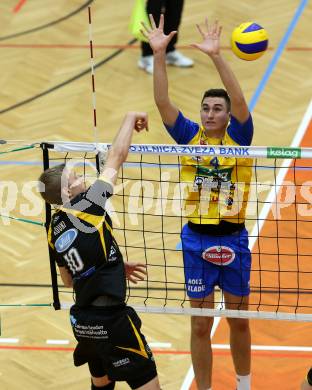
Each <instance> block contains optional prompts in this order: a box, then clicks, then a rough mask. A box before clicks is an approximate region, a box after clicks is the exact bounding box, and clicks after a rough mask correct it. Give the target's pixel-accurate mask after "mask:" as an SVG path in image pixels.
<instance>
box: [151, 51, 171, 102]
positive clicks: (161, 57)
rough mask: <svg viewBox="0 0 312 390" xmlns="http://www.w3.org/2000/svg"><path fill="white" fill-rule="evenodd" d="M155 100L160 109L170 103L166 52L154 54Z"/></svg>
mask: <svg viewBox="0 0 312 390" xmlns="http://www.w3.org/2000/svg"><path fill="white" fill-rule="evenodd" d="M153 78H154V99H155V103H156V105H157V106H158V107H162V106H164V105H166V104H168V102H169V93H168V75H167V69H166V52H165V51H161V52H158V53H154V76H153Z"/></svg>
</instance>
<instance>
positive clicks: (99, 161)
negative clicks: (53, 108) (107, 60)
mask: <svg viewBox="0 0 312 390" xmlns="http://www.w3.org/2000/svg"><path fill="white" fill-rule="evenodd" d="M88 20H89V47H90V69H91V84H92V107H93V129H94V131H93V134H94V146H95V149H96V150H98V146H99V145H98V129H97V117H96V92H95V66H94V51H93V33H92V14H91V7H90V6H89V7H88ZM105 160H106V152H103V151H100V150H98V153H97V155H96V161H95V164H96V169H97V172H98V174H99V173H100V172H101V171H102V169H103V167H104V164H105Z"/></svg>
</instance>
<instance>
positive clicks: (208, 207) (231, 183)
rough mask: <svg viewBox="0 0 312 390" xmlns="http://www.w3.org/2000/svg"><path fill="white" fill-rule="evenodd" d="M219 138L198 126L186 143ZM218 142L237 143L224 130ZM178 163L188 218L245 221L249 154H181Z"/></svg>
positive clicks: (212, 221)
mask: <svg viewBox="0 0 312 390" xmlns="http://www.w3.org/2000/svg"><path fill="white" fill-rule="evenodd" d="M220 141H221V140H220V139H217V138H210V137H206V136H205V133H204V128H203V126H201V127H200V129H199V131H198V132H197V134H196V135H195V136H194V137H193V138H192V139H191V141H190V142H189V144H190V145H200V144H207V145H220V143H221V142H220ZM222 145H225V146H239V145H238V144H237V143H236V142H235V141H234V140H233V139H232V138H231V137H230V135H229V134H228V132H227V130H226V132H225V135H224V137H223V139H222ZM214 159H215V161H216V162H218V166H217V167H216V166H214V163H213V160H214ZM181 165H182V168H181V182H182V183H183V184H184V185H185V186H186V191H187V194H186V200H185V202H184V212H185V216H186V218H187V219H188V220H189V221H191V222H193V223H197V224H213V225H217V224H219V223H220V221H221V220H225V221H228V222H232V223H242V222H244V221H245V214H246V208H247V201H248V196H249V188H250V181H251V176H252V159H251V158H235V156H233V155H232V156H231V155H227V156H224V157H223V156H218V157H217V158H216V157H214V156H209V157H196V156H184V157H182V159H181ZM218 185H221V187H217V186H218Z"/></svg>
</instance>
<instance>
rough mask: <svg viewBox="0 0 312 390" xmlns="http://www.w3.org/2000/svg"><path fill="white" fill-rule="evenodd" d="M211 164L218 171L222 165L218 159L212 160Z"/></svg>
mask: <svg viewBox="0 0 312 390" xmlns="http://www.w3.org/2000/svg"><path fill="white" fill-rule="evenodd" d="M209 164H210V165H212V166H213V167H214V168H215V169H218V167H219V165H220V164H219V160H218V157H214V158H213V159H211V160H210V163H209Z"/></svg>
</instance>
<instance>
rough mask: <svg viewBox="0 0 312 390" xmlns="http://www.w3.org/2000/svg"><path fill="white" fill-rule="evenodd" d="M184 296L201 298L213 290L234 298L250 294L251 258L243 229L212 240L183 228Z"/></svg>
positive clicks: (209, 236)
mask: <svg viewBox="0 0 312 390" xmlns="http://www.w3.org/2000/svg"><path fill="white" fill-rule="evenodd" d="M181 241H182V251H183V261H184V276H185V285H186V290H187V295H188V296H189V297H190V298H204V297H206V296H208V295H209V294H210V293H211V292H212V291H213V290H214V287H215V286H219V287H220V288H221V289H222V290H224V291H226V292H228V293H230V294H233V295H236V296H240V297H241V296H246V295H249V293H250V287H249V282H250V268H251V254H250V250H249V248H248V232H247V230H246V229H245V228H243V229H242V230H240V231H238V232H235V233H233V234H229V235H224V236H213V235H208V234H203V233H199V232H196V231H194V230H192V229H190V227H189V226H188V224H186V225H184V226H183V229H182V233H181Z"/></svg>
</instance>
